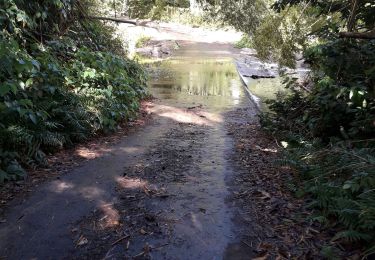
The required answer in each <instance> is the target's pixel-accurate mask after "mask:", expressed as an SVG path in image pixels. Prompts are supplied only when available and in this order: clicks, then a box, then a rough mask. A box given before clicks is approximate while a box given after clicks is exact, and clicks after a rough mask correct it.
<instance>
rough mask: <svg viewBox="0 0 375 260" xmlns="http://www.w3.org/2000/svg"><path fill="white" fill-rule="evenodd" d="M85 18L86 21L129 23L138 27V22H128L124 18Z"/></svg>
mask: <svg viewBox="0 0 375 260" xmlns="http://www.w3.org/2000/svg"><path fill="white" fill-rule="evenodd" d="M84 18H86V19H94V20H103V21H112V22H116V23H128V24H133V25H137V22H135V21H132V20H127V19H122V18H112V17H102V16H85V17H84Z"/></svg>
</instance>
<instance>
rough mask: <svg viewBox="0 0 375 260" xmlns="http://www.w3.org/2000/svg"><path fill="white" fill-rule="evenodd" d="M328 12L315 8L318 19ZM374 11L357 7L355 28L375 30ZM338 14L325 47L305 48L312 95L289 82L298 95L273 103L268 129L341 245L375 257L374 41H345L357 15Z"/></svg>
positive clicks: (325, 30) (324, 30)
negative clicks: (345, 28)
mask: <svg viewBox="0 0 375 260" xmlns="http://www.w3.org/2000/svg"><path fill="white" fill-rule="evenodd" d="M278 4H279V5H278V6H282V5H280V4H281V3H280V2H279V3H278ZM295 4H298V2H297V1H296V3H295ZM336 4H337V5H338V6H337V8H339V6H341V7H342V5H343V4H344V3H343V1H341V4H342V5H339V4H340V1H336ZM321 5H322V2H319V1H317V3H316V6H313V7H314V8H316V13H317V14H318V13H320V14H321V13H324V12H325V9H324V6H323V7H322V6H321ZM364 5H366V4H365V3H364ZM368 7H369V5H366V8H363V9H361V8H358V13H357V15H356V17H357V19H358V20H357V21H356V22H355V25H354V28H355V27H359V28H363V26H369V27H368V30H371V29H372V28H371V26H374V23H373V20H372V19H373V16H371V17H369V16H368ZM370 7H371V8H372V10H374V8H375V7H374V6H373V5H372V6H371V5H370ZM281 8H285V6H284V7H281ZM339 10H340V12H342V14H341V15H340V16H338V17H340V19H338V20H337V22H335V23H333V22H332V21H331V23H329V24H324V23H322V24H321V26H320V27H319V30H318V31H316V32H314V34H315V35H316V37H318V38H317V39H319V41H318V42H315V43H312V44H309V45H308V46H307V47H306V48H305V51H304V56H305V59H306V61H307V62H308V63H310V65H311V69H312V72H311V75H310V79H309V80H310V85H311V92H308V93H307V92H304V91H301V89H300V88H299V84H297V83H296V82H295V80H293V79H288V80H286V82H287V85H288V87H289V88H291V89H292V94H291V95H289V96H286V97H285V96H284V97H280V98H279V99H277V100H273V101H269V104H270V109H271V111H272V113H268V114H263V115H262V123H263V126H264V127H265V128H266V129H268V130H270V131H271V132H272V133H273V134H274V135H276V136H277V137H278V138H280V139H282V140H283V141H284V145H285V146H287V149H286V150H285V153H286V159H285V160H283V163H285V164H286V165H289V166H291V167H292V168H293V169H295V170H296V171H297V172H298V175H297V176H298V177H297V179H296V180H295V186H294V189H295V191H296V192H297V194H299V195H308V196H310V197H311V198H313V201H312V203H311V205H310V206H311V207H314V208H316V209H317V210H318V211H319V212H320V213H319V214H317V216H316V217H315V220H318V221H320V222H322V223H324V224H330V225H334V226H335V227H336V228H337V230H338V233H337V234H336V235H335V236H334V237H333V239H332V240H333V241H334V242H340V243H344V244H345V243H347V242H352V243H353V242H360V243H361V244H362V245H364V246H365V247H366V248H367V251H366V252H365V253H364V255H366V254H372V253H375V236H374V234H375V139H374V137H375V100H374V95H375V74H374V71H375V55H374V53H375V40H371V39H366V40H357V39H352V38H340V37H339V34H338V32H339V30H340V29H341V28H343V26H344V25H345V24H347V23H349V22H350V21H349V20H350V19H348V18H347V19H345V17H350V15H349V11H348V10H346V11H345V10H343V9H339ZM329 12H331V14H332V16H335V15H337V13H336V12H335V11H333V10H330V11H329ZM325 14H326V15H328V14H329V13H328V11H327V12H326V13H325ZM366 17H368V19H367V18H366ZM348 27H349V25H348ZM361 30H362V29H361ZM363 32H365V30H364V31H363Z"/></svg>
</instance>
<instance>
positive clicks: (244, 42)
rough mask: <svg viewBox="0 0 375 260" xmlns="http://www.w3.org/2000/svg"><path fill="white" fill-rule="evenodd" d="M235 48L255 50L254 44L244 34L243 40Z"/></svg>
mask: <svg viewBox="0 0 375 260" xmlns="http://www.w3.org/2000/svg"><path fill="white" fill-rule="evenodd" d="M234 47H236V48H237V49H243V48H254V44H253V42H252V40H251V38H250V37H249V36H248V35H246V34H243V35H242V37H241V39H240V40H239V41H238V42H236V43H235V45H234Z"/></svg>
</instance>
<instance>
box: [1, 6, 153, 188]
mask: <svg viewBox="0 0 375 260" xmlns="http://www.w3.org/2000/svg"><path fill="white" fill-rule="evenodd" d="M67 5H68V4H66V1H60V0H45V1H39V2H38V3H35V2H28V1H14V0H6V1H5V4H4V5H2V6H1V9H0V11H1V13H2V14H5V15H4V17H5V18H4V19H1V20H0V28H1V33H0V84H1V88H0V147H1V149H0V182H3V181H5V180H14V179H18V178H20V177H23V176H25V170H24V167H25V166H37V165H40V164H45V163H46V162H45V153H50V152H54V151H56V150H58V149H61V148H63V147H66V146H70V145H72V144H74V143H75V142H80V141H83V140H86V139H87V138H89V137H90V136H92V135H94V134H95V133H97V132H99V131H104V132H107V131H112V130H114V129H116V126H117V124H118V123H120V122H122V121H124V120H127V119H129V118H132V117H134V116H135V114H136V112H137V110H138V108H139V101H140V99H141V98H142V97H144V96H145V94H146V92H145V80H146V77H145V74H144V72H143V70H142V68H141V67H140V65H138V64H137V63H136V62H134V61H131V60H128V59H126V58H123V57H122V56H119V55H121V54H124V53H125V52H124V50H123V48H122V45H121V43H120V42H119V41H118V40H116V39H112V38H111V37H109V35H110V34H111V29H110V27H108V26H106V25H101V24H100V22H95V23H87V21H82V22H79V23H77V22H73V21H69V20H68V19H67V18H68V17H69V16H71V15H74V14H72V13H74V12H76V9H75V8H76V7H75V6H71V5H68V6H67ZM59 12H60V14H61V15H63V16H64V15H65V16H66V19H62V20H61V16H60V15H56V13H59ZM38 19H42V20H41V21H40V22H43V23H46V24H45V25H46V27H45V31H48V32H49V33H48V34H46V36H40V34H41V33H42V32H39V31H38V27H37V26H36V24H38V23H37V21H38ZM47 21H48V23H47ZM68 23H71V24H70V25H68ZM69 26H70V28H74V32H75V33H65V32H64V35H63V36H62V35H60V33H59V31H60V30H61V29H63V28H64V27H67V28H69ZM88 26H90V28H91V29H90V33H88V32H87V28H88ZM56 28H58V29H56ZM66 30H67V29H66ZM102 35H107V36H108V38H107V39H106V40H105V39H103V38H102Z"/></svg>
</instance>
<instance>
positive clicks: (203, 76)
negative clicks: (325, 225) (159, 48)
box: [150, 57, 243, 105]
mask: <svg viewBox="0 0 375 260" xmlns="http://www.w3.org/2000/svg"><path fill="white" fill-rule="evenodd" d="M157 69H158V71H159V73H158V74H157V75H155V77H154V78H153V80H152V81H151V83H150V85H151V89H153V90H154V91H156V93H157V94H159V95H163V98H176V95H178V94H185V95H188V96H201V97H221V98H224V99H226V101H230V102H231V104H232V105H233V104H234V105H237V104H239V100H240V98H241V97H242V93H243V92H242V91H243V89H242V85H241V84H242V83H241V81H240V79H239V77H238V74H237V71H236V69H235V67H234V65H233V62H232V60H231V59H230V58H227V59H217V58H216V59H213V58H212V59H210V58H208V59H207V58H206V59H203V58H196V57H189V58H184V59H173V60H169V61H164V62H162V63H159V64H157ZM165 71H169V72H170V73H167V72H165Z"/></svg>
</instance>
